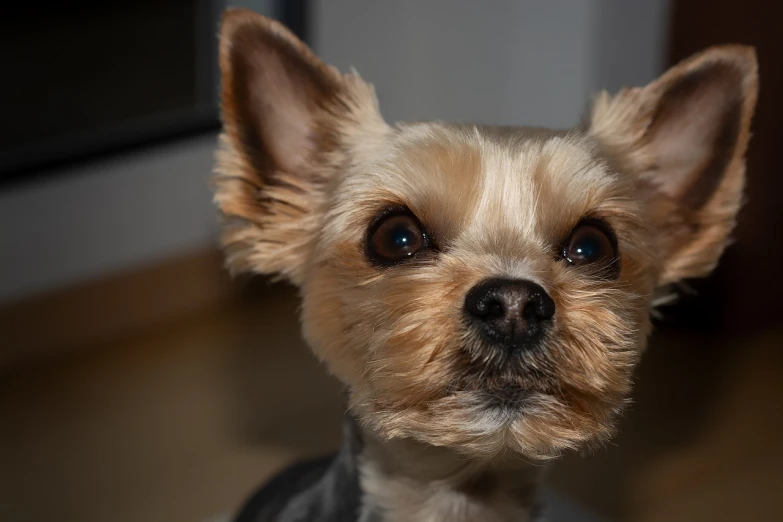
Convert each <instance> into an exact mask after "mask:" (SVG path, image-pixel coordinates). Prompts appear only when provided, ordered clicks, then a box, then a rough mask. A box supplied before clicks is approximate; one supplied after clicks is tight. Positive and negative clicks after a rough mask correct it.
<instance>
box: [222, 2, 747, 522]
mask: <svg viewBox="0 0 783 522" xmlns="http://www.w3.org/2000/svg"><path fill="white" fill-rule="evenodd" d="M220 63H221V69H222V72H223V97H222V106H223V119H224V126H225V132H224V134H223V136H222V138H221V150H220V152H219V153H218V160H217V169H216V172H217V177H216V197H215V199H216V202H217V204H218V206H219V207H220V209H221V211H222V214H223V215H224V217H225V223H226V225H225V228H224V235H223V242H224V245H225V248H226V251H227V261H228V265H229V267H230V268H231V270H232V271H234V272H240V271H250V272H255V273H264V274H276V275H278V276H280V277H283V278H286V279H288V280H289V281H291V282H293V283H294V284H295V285H297V286H298V287H299V288H300V290H301V295H302V302H303V306H302V315H301V318H302V325H303V332H304V336H305V338H306V339H307V341H308V343H309V344H310V346H311V347H312V348H313V350H314V352H315V353H316V354H317V355H318V357H320V358H321V359H322V360H323V361H324V362H325V364H326V366H327V367H328V368H329V370H330V371H331V372H332V373H334V374H335V375H336V376H337V377H338V378H339V379H340V380H341V381H342V382H343V383H344V384H345V386H346V388H347V390H348V396H349V406H350V410H351V412H352V413H353V415H355V416H356V417H357V418H358V420H359V422H360V423H361V425H362V426H363V428H364V430H365V432H366V433H367V434H369V436H370V437H371V439H372V440H377V441H379V443H384V441H385V443H387V444H395V443H397V442H399V441H407V442H406V444H407V443H415V444H419V445H422V446H423V447H425V448H426V447H438V448H444V449H445V450H447V451H449V452H451V453H453V454H456V455H462V456H464V457H469V458H471V459H474V461H475V462H479V463H497V462H500V461H504V460H508V459H509V458H511V457H509V456H514V455H516V456H521V457H523V458H525V459H546V458H550V457H553V456H556V455H559V454H560V453H562V452H563V451H564V450H569V449H575V448H580V447H582V446H584V445H586V444H591V443H595V442H600V441H603V440H605V439H606V438H607V437H609V436H610V435H611V433H612V430H613V425H614V420H615V418H616V416H617V414H618V412H620V411H621V410H622V408H623V405H624V404H625V401H626V398H627V397H628V394H629V391H630V388H631V374H632V371H633V369H634V367H635V365H636V363H637V362H638V360H639V356H640V354H641V352H642V351H643V350H644V347H645V343H646V339H647V336H648V334H649V332H650V319H649V317H650V312H651V308H652V306H653V301H654V297H655V296H656V295H657V294H658V293H659V292H661V290H662V289H665V288H666V287H668V286H669V285H671V284H674V283H676V282H678V281H680V280H681V279H683V278H686V277H699V276H704V275H706V274H708V273H709V271H710V270H711V269H712V268H713V267H714V266H715V264H716V263H717V261H718V258H719V257H720V255H721V253H722V251H723V249H724V248H725V246H726V244H727V241H728V237H729V234H730V232H731V230H732V228H733V226H734V220H735V216H736V213H737V211H738V208H739V206H740V202H741V198H742V188H743V184H744V154H745V149H746V146H747V142H748V139H749V126H750V118H751V115H752V112H753V109H754V105H755V100H756V90H757V75H756V61H755V56H754V53H753V51H752V50H751V49H749V48H745V47H740V46H725V47H717V48H713V49H710V50H708V51H706V52H704V53H702V54H700V55H697V56H694V57H693V58H690V59H689V60H687V61H685V62H683V63H682V64H679V65H677V66H676V67H674V68H673V69H671V70H670V71H668V72H667V73H666V74H664V75H663V76H662V77H661V78H660V79H659V80H656V81H655V82H653V83H652V84H650V85H648V86H647V87H643V88H636V89H627V90H624V91H621V92H620V93H619V94H617V95H616V96H614V97H612V96H610V95H608V94H606V93H603V94H601V95H599V96H598V97H597V99H596V101H595V104H594V107H593V109H592V111H591V113H590V115H589V117H588V118H587V119H586V121H585V123H584V125H582V126H580V127H579V128H576V129H572V130H569V131H550V130H545V129H531V128H495V127H482V126H475V125H455V124H446V123H440V122H434V123H414V124H401V123H400V124H396V125H393V126H392V125H389V124H387V123H386V122H384V120H383V118H382V117H381V115H380V112H379V109H378V104H377V101H376V99H375V95H374V92H373V89H372V87H370V86H369V85H368V84H366V83H365V82H364V81H363V80H361V78H359V76H358V75H357V74H355V73H351V74H347V75H343V74H341V73H339V72H338V71H336V70H335V69H333V68H331V67H328V66H326V65H324V64H323V63H321V62H320V61H319V60H318V59H317V58H316V57H315V56H314V55H313V54H312V52H311V51H310V50H309V49H307V48H306V47H305V46H304V45H303V44H302V43H301V42H299V41H298V40H297V39H296V38H295V37H294V36H292V35H291V34H290V33H289V32H288V31H286V30H285V29H284V28H283V27H281V26H280V25H278V24H277V23H275V22H272V21H270V20H267V19H265V18H262V17H260V16H258V15H255V14H252V13H249V12H245V11H231V12H229V13H228V14H227V15H226V17H225V19H224V23H223V29H222V33H221V45H220ZM394 206H405V207H407V208H408V209H410V211H411V212H412V213H413V214H414V215H415V216H416V217H417V218H418V219H419V220H420V221H421V223H423V224H424V226H425V227H426V228H427V230H428V231H429V232H430V234H431V236H432V238H434V242H435V247H436V248H435V249H433V250H430V251H428V252H424V253H422V255H419V256H416V258H415V259H413V260H412V261H411V262H408V263H405V264H401V265H397V266H394V267H378V266H376V265H374V264H372V263H370V262H368V260H367V257H366V255H365V254H366V251H365V250H366V244H365V243H366V235H367V229H368V226H370V223H372V222H373V220H374V219H375V217H376V216H378V215H379V214H380V213H381V212H383V211H384V209H386V208H389V207H394ZM586 217H591V218H600V219H601V220H603V221H604V222H605V223H607V224H608V225H609V226H610V227H611V229H612V230H613V231H614V233H615V235H616V237H617V243H618V247H619V271H618V274H619V275H618V277H616V278H610V277H606V276H605V275H604V274H602V273H601V272H600V271H597V270H596V269H593V268H590V267H589V266H587V267H577V266H571V265H569V264H568V263H567V262H565V261H564V260H562V259H559V252H560V251H561V249H562V245H563V242H564V241H565V240H566V239H567V237H568V235H569V233H570V231H571V230H572V229H573V228H574V227H575V226H576V225H577V223H579V221H580V220H582V219H584V218H586ZM493 277H505V278H510V279H527V280H531V281H534V282H536V283H537V284H539V285H541V286H542V287H543V288H544V289H545V290H546V291H547V293H549V295H550V296H551V297H552V299H553V300H554V302H555V304H556V314H555V318H554V323H553V326H552V328H551V330H550V331H549V332H548V334H547V337H546V340H545V342H544V343H543V347H542V349H538V350H530V351H525V352H523V353H522V354H521V355H520V356H518V357H514V358H512V357H510V356H508V355H507V354H505V353H504V352H502V351H498V350H492V349H491V347H488V346H487V345H486V342H485V341H483V340H482V339H481V338H480V337H479V336H478V335H477V334H476V333H475V332H474V331H473V330H472V329H471V328H470V327H469V326H468V323H467V322H466V320H465V317H464V311H463V303H464V301H465V295H466V293H467V292H468V290H469V289H470V288H471V287H473V286H474V285H475V284H476V283H478V282H480V281H482V280H485V279H487V278H493ZM395 441H396V442H395ZM512 460H513V459H512ZM370 462H371V464H369V465H368V466H367V468H366V469H367V471H366V476H367V477H370V478H369V479H368V480H366V481H365V487H366V488H369V489H370V490H372V489H373V488H372V484H374V483H376V481H374V479H373V478H372V477H374V476H377V475H378V473H377V472H376V471H373V470H374V469H375V467H377V462H378V461H377V460H373V459H370ZM373 462H374V463H375V464H373ZM439 465H443V464H442V463H441V464H439ZM374 466H375V467H374ZM479 468H481V466H479ZM482 469H484V468H482ZM480 474H481V472H479V471H476V473H474V474H473V476H474V477H475V476H477V475H480ZM377 489H383V490H385V491H387V490H388V491H391V490H390V489H389V488H386V487H384V488H377ZM389 502H391V503H394V501H389ZM387 508H388V506H387ZM422 516H423V515H422ZM399 519H400V520H412V519H413V518H408V519H406V518H405V515H400V517H399ZM448 519H449V520H457V518H448ZM465 519H466V520H467V519H469V517H466V518H465ZM477 519H478V518H477ZM481 519H482V520H485V519H486V520H489V519H490V518H481ZM501 519H502V518H498V520H501Z"/></svg>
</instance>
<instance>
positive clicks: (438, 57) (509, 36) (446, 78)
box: [313, 0, 668, 127]
mask: <svg viewBox="0 0 783 522" xmlns="http://www.w3.org/2000/svg"><path fill="white" fill-rule="evenodd" d="M314 5H315V9H316V16H315V17H314V23H313V26H314V27H313V29H314V32H315V35H314V36H315V38H314V44H315V47H316V49H317V50H318V52H319V54H320V55H321V56H322V57H323V58H324V59H326V60H327V61H329V62H331V63H333V64H335V65H337V66H338V67H339V68H340V69H341V70H348V69H349V68H350V67H351V66H353V67H355V68H356V69H357V70H358V71H359V73H360V74H361V75H362V76H363V77H364V78H365V79H367V80H368V81H370V82H371V83H373V84H374V85H375V87H376V89H377V91H378V95H379V98H380V101H381V108H382V110H383V112H384V115H385V116H386V118H387V119H388V120H390V121H396V120H409V119H428V118H443V119H450V120H468V121H478V122H485V123H499V124H517V125H520V124H525V125H547V126H554V127H565V126H570V125H572V124H574V123H576V122H577V121H578V119H579V117H580V116H581V115H582V113H583V112H584V110H585V108H586V106H587V101H588V100H589V96H590V95H591V93H593V92H594V91H596V90H597V89H599V88H605V87H609V88H612V89H616V88H617V87H619V86H621V85H623V84H629V83H630V84H634V83H642V82H647V81H649V80H650V79H652V78H653V77H654V76H655V75H656V74H657V73H658V72H659V70H660V69H661V66H662V64H663V57H664V53H663V49H664V45H665V32H666V16H667V13H668V1H667V0H525V1H520V0H489V1H476V0H398V1H394V2H381V1H374V2H368V1H364V0H315V1H314Z"/></svg>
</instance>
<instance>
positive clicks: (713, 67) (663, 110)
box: [589, 46, 758, 285]
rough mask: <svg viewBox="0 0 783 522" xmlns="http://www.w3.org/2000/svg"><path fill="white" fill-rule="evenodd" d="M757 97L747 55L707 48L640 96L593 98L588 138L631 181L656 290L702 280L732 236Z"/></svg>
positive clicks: (741, 50) (628, 92) (633, 92)
mask: <svg viewBox="0 0 783 522" xmlns="http://www.w3.org/2000/svg"><path fill="white" fill-rule="evenodd" d="M757 91H758V77H757V63H756V56H755V52H754V51H753V49H752V48H749V47H742V46H723V47H713V48H710V49H708V50H707V51H705V52H703V53H701V54H698V55H696V56H693V57H692V58H689V59H687V60H685V61H684V62H682V63H680V64H679V65H676V66H675V67H673V68H672V69H670V70H669V71H668V72H666V73H665V74H664V75H663V76H662V77H661V78H659V79H658V80H656V81H654V82H653V83H651V84H650V85H648V86H646V87H643V88H636V89H625V90H623V91H620V93H618V94H617V95H616V96H615V97H613V98H612V97H610V96H608V95H607V94H606V93H603V94H601V95H599V97H598V98H597V100H596V102H595V104H594V106H593V110H592V114H591V118H590V122H589V132H590V134H592V135H593V136H594V137H595V138H596V139H597V141H598V143H599V146H600V147H601V149H602V150H603V152H604V153H605V155H606V156H607V157H608V158H609V159H610V161H612V162H613V163H614V164H615V166H616V167H617V168H618V169H619V170H621V171H623V172H626V173H629V174H631V175H633V176H635V180H636V182H637V186H638V187H639V190H640V197H641V198H642V199H643V200H644V201H645V203H646V204H647V209H648V211H649V219H650V220H651V224H652V225H653V227H654V229H655V230H656V231H657V235H658V242H659V251H660V252H661V255H662V259H661V261H662V268H663V272H662V274H661V278H660V281H659V283H660V284H661V285H666V284H670V283H673V282H676V281H678V280H681V279H684V278H691V277H701V276H705V275H707V274H708V273H709V272H710V271H711V270H712V269H713V268H714V267H715V265H716V263H717V262H718V258H719V257H720V255H721V254H722V252H723V250H724V248H725V246H726V244H727V242H728V239H729V235H730V233H731V231H732V229H733V228H734V223H735V218H736V214H737V211H738V210H739V207H740V205H741V202H742V191H743V187H744V183H745V150H746V148H747V144H748V140H749V138H750V120H751V116H752V115H753V111H754V108H755V105H756V96H757Z"/></svg>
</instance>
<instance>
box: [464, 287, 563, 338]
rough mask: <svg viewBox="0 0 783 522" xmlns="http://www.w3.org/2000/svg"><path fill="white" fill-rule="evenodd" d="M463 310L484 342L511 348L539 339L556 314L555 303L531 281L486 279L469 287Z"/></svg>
mask: <svg viewBox="0 0 783 522" xmlns="http://www.w3.org/2000/svg"><path fill="white" fill-rule="evenodd" d="M465 311H466V312H467V313H468V317H469V319H470V320H471V322H472V323H473V324H474V325H475V326H476V327H477V328H478V329H479V331H480V332H481V335H482V336H483V337H484V338H485V339H486V340H487V341H489V342H491V343H492V344H495V345H498V346H502V347H504V348H507V349H508V350H512V351H513V350H517V349H524V348H528V347H530V346H532V345H534V344H535V342H536V341H538V340H539V339H541V337H542V335H543V334H544V332H545V331H546V329H547V328H548V327H549V325H550V324H551V322H552V321H551V319H552V316H554V315H555V303H554V301H552V298H551V297H549V295H548V294H547V293H546V290H544V289H543V288H541V286H540V285H537V284H536V283H533V282H532V281H525V280H521V279H488V280H486V281H482V282H481V283H479V284H477V285H476V286H474V287H473V288H471V289H470V291H469V292H468V295H467V296H465Z"/></svg>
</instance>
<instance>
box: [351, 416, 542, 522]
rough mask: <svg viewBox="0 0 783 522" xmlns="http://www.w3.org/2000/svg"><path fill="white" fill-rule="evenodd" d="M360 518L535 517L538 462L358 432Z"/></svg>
mask: <svg viewBox="0 0 783 522" xmlns="http://www.w3.org/2000/svg"><path fill="white" fill-rule="evenodd" d="M362 439H363V441H364V444H363V449H362V453H361V458H360V461H359V462H360V464H359V467H360V481H361V489H362V491H363V495H364V496H363V501H362V509H361V516H360V518H359V521H360V522H403V521H405V522H408V521H411V520H423V521H432V522H439V521H450V522H478V521H481V522H507V521H508V522H511V521H513V522H523V521H525V522H527V521H533V520H535V519H536V518H537V512H538V511H539V508H538V502H537V498H536V496H537V495H536V493H537V484H538V482H539V478H540V475H541V471H542V468H541V466H534V465H532V464H529V463H526V462H522V461H520V460H517V459H513V458H504V459H502V460H495V461H492V462H489V461H478V460H470V459H468V458H466V457H464V456H461V455H459V454H457V453H455V452H453V451H451V450H449V449H445V448H438V447H434V446H429V445H425V444H421V443H418V442H415V441H411V440H399V439H395V440H390V441H387V440H381V439H379V438H378V437H377V436H375V434H374V433H372V432H369V431H368V430H366V429H363V430H362Z"/></svg>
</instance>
